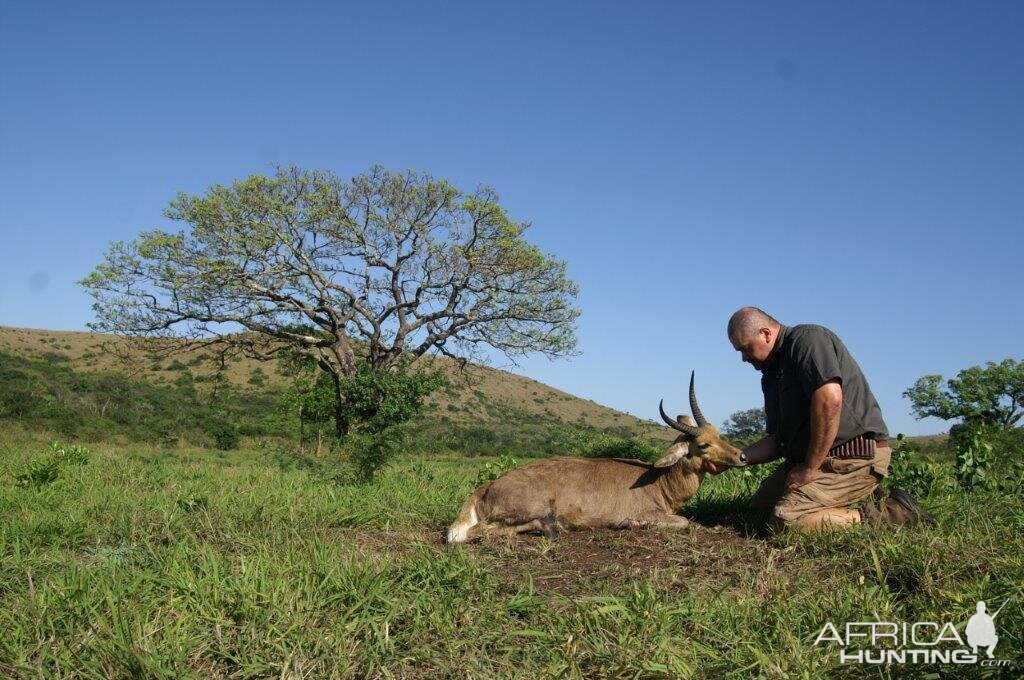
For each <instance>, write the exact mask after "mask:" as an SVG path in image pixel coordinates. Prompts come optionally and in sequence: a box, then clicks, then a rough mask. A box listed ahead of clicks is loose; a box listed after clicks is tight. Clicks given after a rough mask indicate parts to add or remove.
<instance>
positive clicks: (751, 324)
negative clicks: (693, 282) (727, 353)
mask: <svg viewBox="0 0 1024 680" xmlns="http://www.w3.org/2000/svg"><path fill="white" fill-rule="evenodd" d="M781 328H782V326H781V325H780V324H779V322H778V321H776V320H775V319H774V318H773V317H772V316H771V315H769V314H767V313H766V312H765V311H764V310H761V309H758V308H757V307H744V308H742V309H738V310H736V313H735V314H733V315H732V316H731V317H730V318H729V328H728V333H729V342H731V343H732V346H733V349H735V350H736V351H737V352H739V353H740V356H741V357H743V361H744V362H745V363H748V364H750V365H751V366H753V367H754V369H755V370H758V371H760V370H763V369H764V368H765V366H767V365H768V364H767V361H768V357H770V356H771V353H772V350H773V349H774V348H775V341H776V340H777V339H778V337H779V331H780V329H781Z"/></svg>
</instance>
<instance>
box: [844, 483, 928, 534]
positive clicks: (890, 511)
mask: <svg viewBox="0 0 1024 680" xmlns="http://www.w3.org/2000/svg"><path fill="white" fill-rule="evenodd" d="M877 497H878V495H877V494H876V498H877ZM860 518H861V521H862V522H864V523H865V524H870V525H871V526H873V527H880V526H882V525H883V524H896V525H898V526H905V527H916V526H918V525H920V524H925V525H927V526H935V517H933V516H932V515H931V513H929V512H928V511H927V510H925V509H924V508H922V507H921V504H920V503H918V502H917V499H915V498H914V497H913V496H911V495H910V494H909V493H907V492H906V491H904V490H903V489H893V490H892V491H890V492H889V496H888V497H887V498H885V499H880V500H878V501H877V502H874V503H868V504H867V505H865V506H864V507H862V508H861V509H860Z"/></svg>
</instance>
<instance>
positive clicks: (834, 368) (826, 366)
mask: <svg viewBox="0 0 1024 680" xmlns="http://www.w3.org/2000/svg"><path fill="white" fill-rule="evenodd" d="M794 350H795V352H794V358H795V359H796V362H795V363H796V366H797V371H796V373H797V378H798V379H799V381H800V387H801V388H803V391H804V394H805V395H807V397H808V398H810V396H811V395H812V394H813V393H814V391H815V390H817V389H818V388H819V387H821V386H822V385H824V384H825V383H827V382H828V381H830V380H839V381H840V383H842V380H843V374H842V371H841V370H840V366H839V354H838V352H837V351H836V346H835V343H833V342H832V338H830V337H829V335H828V333H826V332H825V331H824V329H814V330H812V331H808V333H807V334H806V335H805V336H804V337H803V338H801V339H800V342H799V343H798V344H797V345H796V346H795V347H794Z"/></svg>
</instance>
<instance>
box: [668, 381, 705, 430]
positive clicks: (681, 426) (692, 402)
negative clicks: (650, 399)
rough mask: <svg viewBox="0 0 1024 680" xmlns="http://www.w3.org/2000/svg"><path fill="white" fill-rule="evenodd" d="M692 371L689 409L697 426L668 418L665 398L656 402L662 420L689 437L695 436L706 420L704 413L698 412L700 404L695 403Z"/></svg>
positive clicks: (695, 396)
mask: <svg viewBox="0 0 1024 680" xmlns="http://www.w3.org/2000/svg"><path fill="white" fill-rule="evenodd" d="M694 373H695V371H691V372H690V411H691V412H692V413H693V419H694V420H695V421H697V427H694V426H693V425H686V424H684V423H680V422H679V421H677V420H673V419H672V418H669V417H668V414H667V413H665V406H664V403H665V400H664V399H662V400H661V401H659V402H658V411H660V412H661V419H662V420H664V421H665V423H666V424H668V426H669V427H671V428H672V429H673V430H679V431H680V432H682V433H684V434H688V435H689V436H691V437H696V436H697V429H698V428H700V427H702V426H703V425H706V424H707V422H708V421H707V420H706V419H705V418H704V414H703V413H701V412H700V406H698V405H697V392H696V391H695V390H694V389H693V375H694Z"/></svg>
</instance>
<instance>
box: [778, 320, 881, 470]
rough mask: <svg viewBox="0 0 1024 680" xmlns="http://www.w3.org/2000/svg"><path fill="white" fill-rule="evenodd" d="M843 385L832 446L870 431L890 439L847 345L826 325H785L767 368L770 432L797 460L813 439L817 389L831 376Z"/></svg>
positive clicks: (785, 452) (873, 435)
mask: <svg viewBox="0 0 1024 680" xmlns="http://www.w3.org/2000/svg"><path fill="white" fill-rule="evenodd" d="M833 379H838V380H839V382H840V384H841V385H842V388H843V412H842V415H840V417H839V432H838V434H837V435H836V439H835V441H834V442H833V443H832V445H831V446H830V447H829V448H832V447H835V446H839V445H841V444H845V443H846V442H848V441H850V440H851V439H854V438H856V437H859V436H861V435H867V436H868V437H870V438H871V439H876V440H879V439H886V438H887V437H888V436H889V434H888V430H887V428H886V426H885V421H884V420H882V409H880V408H879V407H878V402H877V401H876V400H875V396H874V395H873V394H871V388H869V387H868V382H867V380H866V379H865V378H864V373H862V372H861V370H860V366H858V365H857V362H856V361H854V360H853V357H852V356H850V353H849V352H848V351H847V349H846V346H845V345H844V344H843V342H842V340H840V339H839V338H838V337H837V336H836V334H835V333H833V332H832V331H830V330H829V329H827V328H825V327H823V326H814V325H810V324H801V325H799V326H793V327H787V326H782V328H781V330H780V331H779V340H778V344H776V345H775V349H774V350H772V354H771V356H769V357H768V360H767V362H766V364H765V366H764V368H762V369H761V390H762V391H763V392H764V413H765V420H766V425H767V430H768V434H773V435H775V439H776V441H777V442H778V444H779V450H780V451H781V452H782V454H783V455H784V456H785V457H786V459H787V460H790V461H792V462H803V460H804V459H805V458H806V456H807V447H808V445H809V444H810V439H811V395H812V394H813V393H814V391H815V390H816V389H818V388H819V387H821V386H822V385H824V384H825V383H827V382H828V381H830V380H833Z"/></svg>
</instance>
